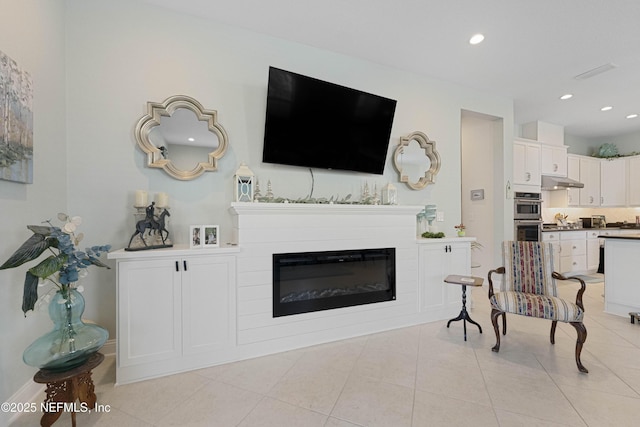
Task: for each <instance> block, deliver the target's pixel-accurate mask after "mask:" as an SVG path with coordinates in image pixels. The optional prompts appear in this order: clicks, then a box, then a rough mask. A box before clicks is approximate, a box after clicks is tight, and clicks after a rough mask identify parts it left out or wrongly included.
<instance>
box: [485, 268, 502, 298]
mask: <svg viewBox="0 0 640 427" xmlns="http://www.w3.org/2000/svg"><path fill="white" fill-rule="evenodd" d="M505 272H506V270H505V268H504V267H499V268H496V269H495V270H490V271H489V274H488V275H487V279H488V281H489V298H491V297H492V296H493V280H492V279H491V276H493V275H494V274H504V273H505Z"/></svg>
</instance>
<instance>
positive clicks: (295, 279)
mask: <svg viewBox="0 0 640 427" xmlns="http://www.w3.org/2000/svg"><path fill="white" fill-rule="evenodd" d="M395 299H396V262H395V248H382V249H361V250H346V251H329V252H302V253H286V254H273V317H279V316H287V315H291V314H298V313H307V312H311V311H320V310H329V309H333V308H340V307H349V306H354V305H361V304H370V303H375V302H382V301H391V300H395Z"/></svg>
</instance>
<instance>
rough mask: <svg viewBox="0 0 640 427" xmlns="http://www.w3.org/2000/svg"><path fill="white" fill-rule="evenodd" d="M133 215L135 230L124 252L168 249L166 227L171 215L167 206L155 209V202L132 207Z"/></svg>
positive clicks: (169, 245) (168, 241)
mask: <svg viewBox="0 0 640 427" xmlns="http://www.w3.org/2000/svg"><path fill="white" fill-rule="evenodd" d="M133 208H134V209H135V210H136V212H135V213H134V214H133V216H134V218H135V221H136V229H135V231H134V233H133V234H132V235H131V238H130V239H129V245H128V246H127V247H126V248H125V251H143V250H147V249H159V248H170V247H172V246H173V243H171V240H169V230H167V225H168V222H169V217H170V216H171V213H170V212H169V207H168V206H163V207H157V206H156V203H155V202H151V204H150V205H148V206H134V207H133Z"/></svg>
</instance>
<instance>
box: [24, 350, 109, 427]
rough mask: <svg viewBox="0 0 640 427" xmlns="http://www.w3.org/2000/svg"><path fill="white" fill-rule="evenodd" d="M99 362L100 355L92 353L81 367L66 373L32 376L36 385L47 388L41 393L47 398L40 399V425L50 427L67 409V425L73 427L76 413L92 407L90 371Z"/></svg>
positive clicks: (100, 361)
mask: <svg viewBox="0 0 640 427" xmlns="http://www.w3.org/2000/svg"><path fill="white" fill-rule="evenodd" d="M103 360H104V355H102V353H94V354H92V355H91V356H90V357H89V360H87V362H86V363H85V364H84V365H81V366H78V367H77V368H73V369H71V370H69V371H63V372H51V371H46V370H42V369H41V370H40V371H38V372H37V373H36V375H35V376H34V377H33V380H34V381H35V382H37V383H39V384H46V385H47V387H46V390H45V392H46V394H47V396H46V397H45V399H44V404H45V406H46V407H47V411H45V413H44V415H42V418H41V419H40V425H41V426H43V427H49V426H51V425H52V424H53V423H55V422H56V421H57V420H58V418H60V416H61V415H62V413H63V412H64V410H65V409H69V410H70V412H71V425H72V426H73V427H76V412H77V411H79V410H88V409H94V408H95V407H96V394H95V392H94V385H93V379H92V378H91V370H92V369H93V368H95V367H96V366H98V365H99V364H100V363H102V361H103ZM78 402H79V404H78Z"/></svg>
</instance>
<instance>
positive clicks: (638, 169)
mask: <svg viewBox="0 0 640 427" xmlns="http://www.w3.org/2000/svg"><path fill="white" fill-rule="evenodd" d="M627 161H628V164H627V171H628V174H627V177H628V179H627V187H628V198H627V202H628V203H629V206H640V156H634V157H629V158H628V159H627Z"/></svg>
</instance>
